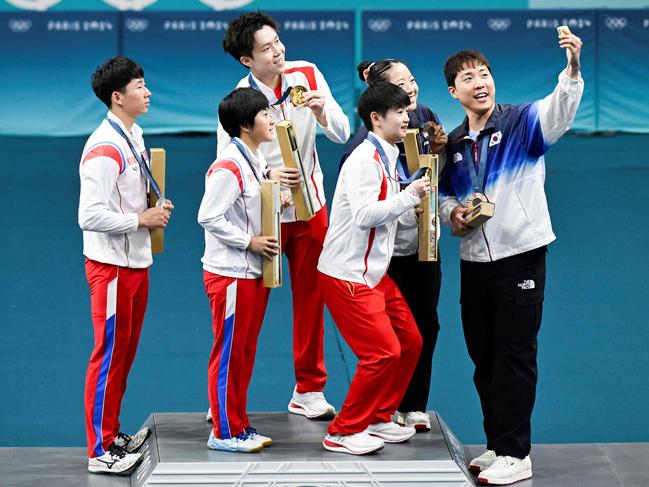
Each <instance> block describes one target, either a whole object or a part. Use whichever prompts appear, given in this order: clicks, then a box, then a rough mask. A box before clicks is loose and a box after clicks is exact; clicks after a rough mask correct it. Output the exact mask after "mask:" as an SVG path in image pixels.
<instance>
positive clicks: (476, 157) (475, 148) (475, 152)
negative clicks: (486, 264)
mask: <svg viewBox="0 0 649 487" xmlns="http://www.w3.org/2000/svg"><path fill="white" fill-rule="evenodd" d="M478 137H479V136H478ZM478 137H476V139H475V140H474V141H473V160H474V163H473V170H474V171H478V170H479V168H480V156H479V155H478V154H479V151H480V146H479V144H478ZM486 163H487V162H486V161H485V164H486ZM486 177H487V173H486V168H485V179H486ZM485 197H486V195H485ZM480 230H482V237H483V238H484V243H485V245H486V246H487V253H488V254H489V260H490V261H491V262H493V260H494V259H493V257H492V256H491V247H489V241H488V240H487V234H486V233H485V231H484V224H482V225H480Z"/></svg>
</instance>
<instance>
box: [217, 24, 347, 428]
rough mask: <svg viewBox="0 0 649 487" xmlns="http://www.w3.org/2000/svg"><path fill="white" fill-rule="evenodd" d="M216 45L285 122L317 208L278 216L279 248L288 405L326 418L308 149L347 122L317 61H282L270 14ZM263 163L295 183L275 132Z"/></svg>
mask: <svg viewBox="0 0 649 487" xmlns="http://www.w3.org/2000/svg"><path fill="white" fill-rule="evenodd" d="M223 46H224V49H225V50H226V51H227V52H229V53H230V54H231V55H232V56H233V57H234V58H235V59H236V60H237V61H239V62H241V63H242V64H243V65H244V66H246V67H248V68H250V73H249V74H248V75H247V76H246V77H244V78H243V79H241V81H239V83H238V85H237V86H238V87H252V88H254V89H257V90H259V91H260V92H261V93H263V94H264V95H265V96H266V98H267V99H268V100H269V103H270V105H271V106H270V113H271V115H272V117H273V119H274V120H275V121H276V122H278V121H281V120H291V121H293V124H294V127H295V131H296V135H297V140H298V143H299V150H300V154H301V157H302V161H303V163H304V165H305V168H306V177H305V181H304V182H305V183H306V184H307V185H308V187H309V190H310V192H311V194H312V195H314V201H313V203H314V206H315V209H316V211H317V213H316V214H315V216H314V217H313V218H312V219H311V220H309V221H297V219H296V216H295V209H294V208H287V211H285V212H284V214H283V216H282V251H283V252H284V253H285V254H286V256H287V258H288V262H289V273H290V278H291V290H292V293H293V357H294V366H295V379H296V387H295V390H294V394H293V397H292V398H291V401H290V403H289V406H288V409H289V411H290V412H292V413H296V414H301V415H304V416H306V417H308V418H325V417H332V416H333V414H334V413H335V409H334V408H333V406H331V405H330V404H329V403H327V401H326V400H325V398H324V396H323V394H322V391H323V389H324V386H325V382H326V378H327V375H326V370H325V364H324V354H323V336H324V304H323V301H322V296H321V293H320V290H319V289H318V287H317V286H315V287H314V286H313V283H314V282H315V281H316V279H317V272H316V268H317V263H318V257H319V255H320V252H321V251H322V243H323V241H324V236H325V234H326V231H327V208H326V206H325V203H326V201H325V193H324V188H323V174H322V169H321V167H320V160H319V158H318V153H317V151H316V144H315V142H316V127H317V126H319V127H320V128H321V129H322V131H323V132H324V134H325V135H326V136H327V138H329V139H330V140H332V141H334V142H336V143H340V144H342V143H344V142H346V141H347V139H348V138H349V120H348V118H347V116H346V115H345V114H344V113H343V111H342V109H341V108H340V106H339V105H338V103H336V100H335V99H334V98H333V96H332V95H331V91H330V89H329V86H328V85H327V82H326V81H325V78H324V76H323V75H322V73H321V72H320V71H319V70H318V68H317V66H316V65H314V64H312V63H309V62H306V61H292V62H287V61H285V59H284V54H285V48H284V45H283V44H282V43H281V41H280V40H279V36H278V28H277V24H276V23H275V21H274V20H273V19H271V18H270V17H268V16H266V15H264V14H262V13H259V12H255V13H247V14H245V15H242V16H241V17H239V18H238V19H236V20H234V21H233V22H231V23H230V24H229V26H228V30H227V32H226V33H225V36H224V40H223ZM292 86H303V87H305V88H306V89H307V90H308V91H307V92H306V93H305V94H304V101H305V104H304V106H295V105H294V104H293V102H292V101H291V97H286V96H285V95H286V94H287V90H288V89H289V88H290V87H292ZM228 141H229V137H228V136H227V134H226V133H225V131H224V130H223V127H222V126H221V123H219V128H218V147H217V154H219V155H220V153H221V151H223V150H224V148H225V147H226V146H227V144H228ZM260 150H261V152H262V154H263V155H264V158H265V159H266V161H267V163H268V167H269V168H270V169H277V170H278V171H277V176H276V177H275V178H276V179H277V180H278V181H279V182H280V183H281V184H282V185H283V186H285V189H284V191H288V187H291V186H296V185H298V184H299V179H298V178H299V176H298V175H296V174H295V173H293V172H290V171H289V170H287V169H286V168H284V163H283V160H282V156H281V152H280V147H279V142H278V140H277V137H275V138H274V140H273V141H272V142H271V143H269V144H264V145H263V146H262V147H261V148H260Z"/></svg>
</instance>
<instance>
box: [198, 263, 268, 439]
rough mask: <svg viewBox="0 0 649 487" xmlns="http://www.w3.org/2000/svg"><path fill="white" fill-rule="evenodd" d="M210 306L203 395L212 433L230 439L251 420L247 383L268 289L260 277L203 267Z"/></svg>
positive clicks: (264, 310)
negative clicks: (211, 341)
mask: <svg viewBox="0 0 649 487" xmlns="http://www.w3.org/2000/svg"><path fill="white" fill-rule="evenodd" d="M203 280H204V281H205V291H206V292H207V296H208V297H209V299H210V308H211V309H212V330H213V332H214V346H213V347H212V353H211V355H210V362H209V365H208V369H207V396H208V398H209V401H210V408H211V409H212V418H213V421H214V436H216V437H217V438H221V439H229V438H232V437H234V436H237V435H238V434H239V433H241V432H243V430H244V429H245V428H247V427H249V426H250V422H249V420H248V415H247V414H246V403H247V399H248V385H249V384H250V378H251V377H252V368H253V365H254V363H255V352H256V351H257V337H258V336H259V331H260V330H261V324H262V322H263V320H264V313H265V312H266V304H267V303H268V294H269V289H268V288H265V287H264V284H263V281H262V279H261V278H258V279H237V278H234V277H225V276H220V275H217V274H212V273H211V272H208V271H203Z"/></svg>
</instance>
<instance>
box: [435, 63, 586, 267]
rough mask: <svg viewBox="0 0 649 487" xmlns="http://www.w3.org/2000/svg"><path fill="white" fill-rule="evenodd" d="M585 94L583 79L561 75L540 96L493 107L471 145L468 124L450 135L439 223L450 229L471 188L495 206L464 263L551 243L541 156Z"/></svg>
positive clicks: (465, 245) (465, 243) (467, 240)
mask: <svg viewBox="0 0 649 487" xmlns="http://www.w3.org/2000/svg"><path fill="white" fill-rule="evenodd" d="M583 91H584V82H583V79H582V78H581V76H580V77H579V79H578V80H574V79H572V78H570V77H569V76H568V75H567V73H566V71H565V70H564V71H562V72H561V74H560V75H559V82H558V84H557V86H556V88H555V89H554V91H553V92H552V93H551V94H550V95H548V96H547V97H545V98H544V99H542V100H538V101H535V102H533V103H524V104H522V105H496V107H495V109H494V111H493V113H492V115H491V117H490V118H489V121H488V122H487V124H486V126H485V127H484V129H483V130H481V131H480V133H479V134H478V136H477V138H476V140H475V141H474V140H473V139H472V138H471V137H470V136H469V132H468V130H469V128H468V121H467V120H466V119H465V121H464V123H463V124H462V125H460V126H459V127H457V128H456V129H455V130H454V131H453V132H451V134H450V135H449V143H448V145H447V155H446V164H445V166H444V170H443V171H442V176H441V181H440V187H439V197H440V219H441V220H442V222H443V223H445V224H447V225H450V215H451V211H452V210H453V209H454V208H455V207H456V206H458V205H459V204H463V205H466V203H467V200H468V199H469V198H470V197H471V195H472V194H473V193H475V192H476V190H477V191H479V192H482V193H484V194H485V196H486V197H487V198H488V199H489V201H491V202H493V203H495V205H496V209H495V214H494V216H493V217H492V218H491V219H490V220H488V221H487V222H485V223H484V224H483V225H482V226H481V227H480V228H478V229H476V230H474V231H472V232H471V233H470V234H469V235H467V236H466V237H464V238H463V239H462V243H461V246H460V257H461V258H462V260H468V261H473V262H490V261H495V260H499V259H502V258H505V257H509V256H512V255H517V254H521V253H523V252H527V251H529V250H533V249H536V248H538V247H541V246H543V245H547V244H549V243H550V242H552V241H553V240H554V239H555V238H556V237H555V235H554V233H553V231H552V224H551V223H550V214H549V212H548V205H547V201H546V197H545V190H544V188H543V186H544V183H545V160H544V157H543V155H544V154H545V153H546V152H547V150H548V149H549V148H550V147H551V146H552V145H553V144H554V143H555V142H556V141H557V140H559V138H560V137H561V136H562V135H563V134H564V133H565V132H566V131H567V130H568V129H569V128H570V126H571V125H572V122H573V120H574V118H575V113H576V112H577V108H578V107H579V102H580V101H581V95H582V93H583ZM476 159H477V160H478V161H479V164H480V165H482V164H486V166H485V167H484V188H481V187H478V188H476V186H475V184H474V182H473V181H472V178H471V174H470V173H469V171H474V174H476V172H475V171H476V169H475V167H476V166H475V162H476ZM476 179H477V178H476Z"/></svg>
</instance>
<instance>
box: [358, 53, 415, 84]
mask: <svg viewBox="0 0 649 487" xmlns="http://www.w3.org/2000/svg"><path fill="white" fill-rule="evenodd" d="M395 64H403V65H404V66H408V65H407V64H406V63H404V62H403V61H401V60H399V59H382V60H381V61H376V62H374V63H372V62H370V61H361V63H360V64H359V65H358V66H356V70H357V71H358V77H359V78H360V80H361V81H363V82H365V83H366V84H367V85H368V86H370V85H372V84H374V83H378V82H379V81H386V79H385V78H386V76H387V74H388V71H389V70H390V68H392V66H394V65H395ZM366 69H367V78H366V77H365V70H366Z"/></svg>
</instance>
